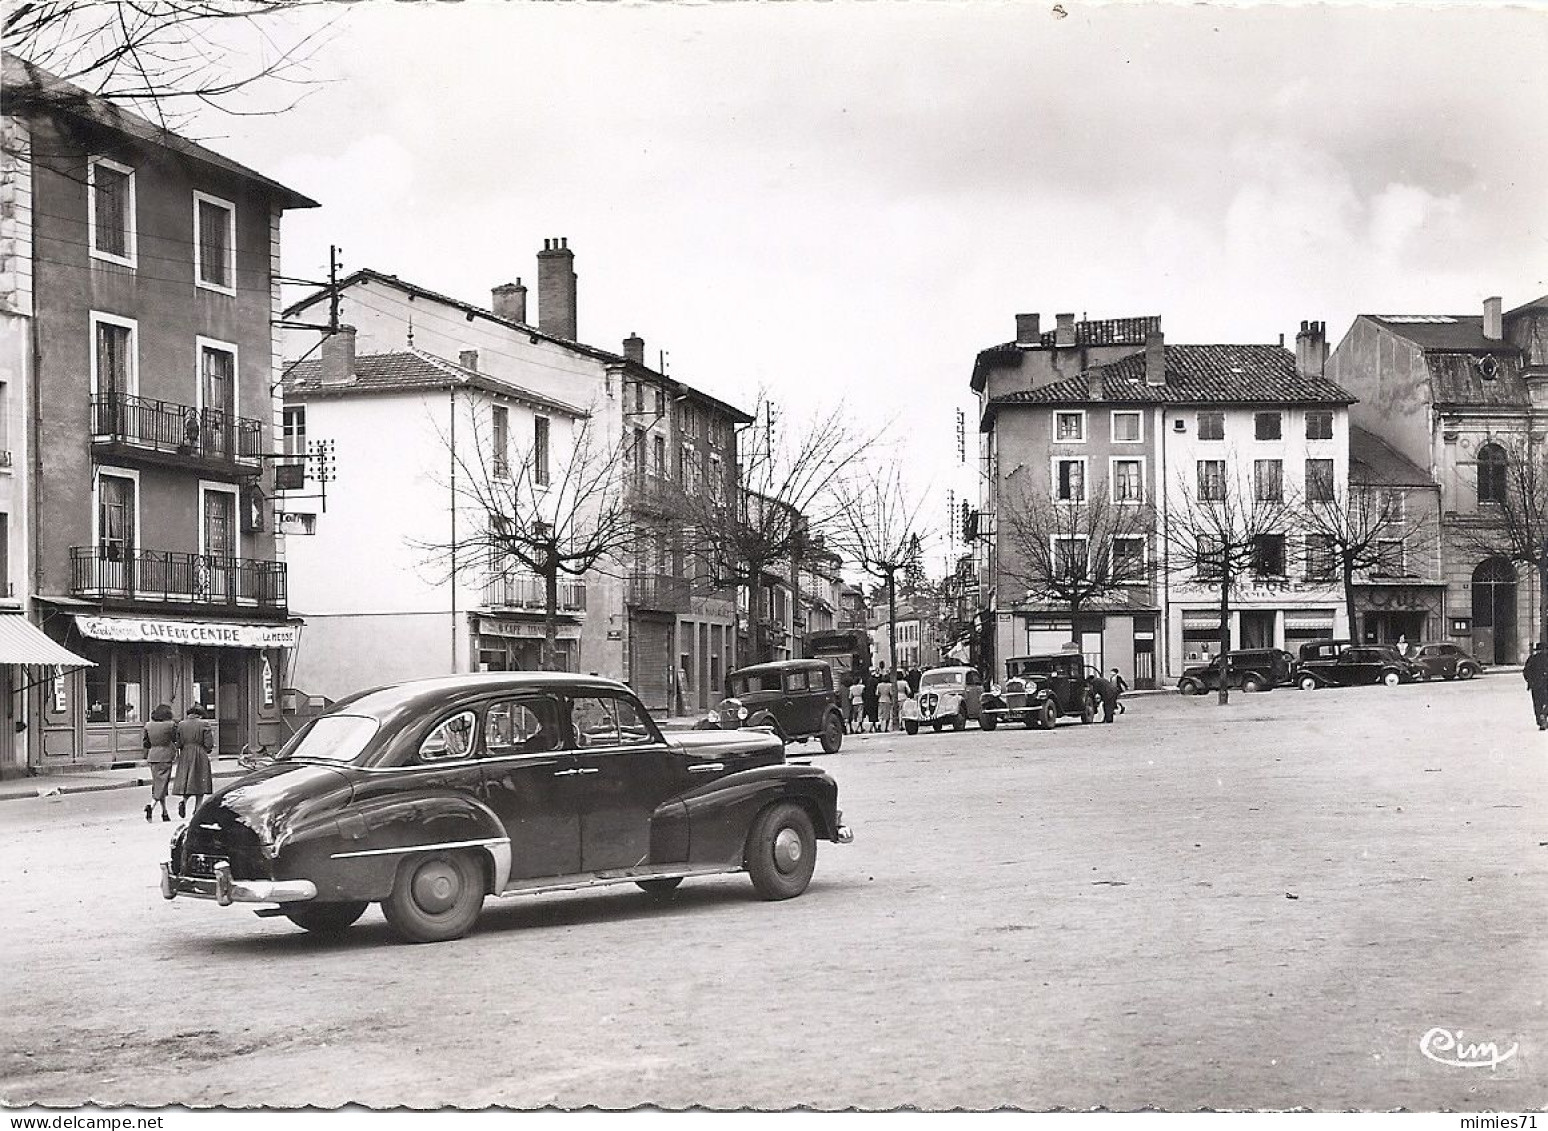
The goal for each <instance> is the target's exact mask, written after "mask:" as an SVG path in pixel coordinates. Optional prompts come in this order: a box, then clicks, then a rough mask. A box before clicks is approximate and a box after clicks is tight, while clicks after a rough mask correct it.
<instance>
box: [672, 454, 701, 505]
mask: <svg viewBox="0 0 1548 1131" xmlns="http://www.w3.org/2000/svg"><path fill="white" fill-rule="evenodd" d="M677 479H678V482H679V483H680V484H681V486H682V488H683V490H684V491H686V492H688V494H690V495H697V494H698V493H699V488H700V485H701V483H702V482H703V469H702V468H701V467H700V464H699V453H698V452H697V451H696V450H695V449H694V448H693V446H692V445H691V444H684V445H683V446H682V450H681V451H679V452H678V464H677Z"/></svg>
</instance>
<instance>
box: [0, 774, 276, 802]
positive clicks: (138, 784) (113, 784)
mask: <svg viewBox="0 0 1548 1131" xmlns="http://www.w3.org/2000/svg"><path fill="white" fill-rule="evenodd" d="M246 772H247V771H246V770H216V771H212V772H211V774H210V778H211V779H212V780H215V781H218V780H220V779H221V778H239V777H241V776H242V775H243V774H245V773H246ZM86 776H88V774H87V773H86V772H80V773H74V774H38V775H36V776H33V777H28V778H16V779H13V780H15V781H17V782H27V783H28V784H29V786H30V787H31V788H30V789H29V790H28V792H25V793H23V792H19V791H18V792H10V791H8V790H7V789H6V785H8V784H9V783H0V803H3V802H6V801H36V800H39V799H42V798H48V797H60V796H62V795H64V794H67V793H104V792H106V791H107V790H111V789H137V788H143V787H145V786H148V785H150V783H151V779H150V778H148V777H134V778H124V779H123V780H122V781H108V782H102V781H94V782H86V783H85V784H83V785H67V784H64V783H65V782H66V781H68V779H69V778H71V777H86ZM43 782H50V783H57V784H50V785H43V784H42V783H43Z"/></svg>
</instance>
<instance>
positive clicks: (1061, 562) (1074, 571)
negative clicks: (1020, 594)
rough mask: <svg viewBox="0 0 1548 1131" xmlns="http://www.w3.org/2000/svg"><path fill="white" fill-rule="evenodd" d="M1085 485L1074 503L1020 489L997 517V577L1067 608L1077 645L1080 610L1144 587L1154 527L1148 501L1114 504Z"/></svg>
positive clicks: (1102, 491) (1101, 490)
mask: <svg viewBox="0 0 1548 1131" xmlns="http://www.w3.org/2000/svg"><path fill="white" fill-rule="evenodd" d="M1089 488H1090V489H1089V491H1088V492H1087V497H1086V498H1084V499H1080V500H1077V501H1072V502H1061V501H1059V500H1056V499H1054V498H1052V497H1051V496H1049V497H1045V496H1044V495H1042V494H1040V493H1034V492H1025V491H1024V492H1022V493H1021V495H1020V497H1019V498H1017V499H1015V500H1014V501H1013V502H1012V503H1011V505H1010V506H1008V507H1004V508H1002V510H1001V512H1000V521H1001V522H1002V524H1003V527H1004V532H1005V548H1006V550H1007V551H1008V552H1006V553H1004V554H1002V556H1001V567H1000V568H1001V572H1002V573H1003V574H1004V576H1005V577H1006V578H1008V579H1009V580H1010V581H1011V582H1012V583H1013V584H1014V585H1015V586H1016V587H1017V588H1018V589H1022V590H1025V591H1026V593H1027V594H1028V596H1029V597H1031V598H1033V599H1036V600H1041V601H1046V602H1048V603H1049V604H1058V605H1060V606H1062V607H1063V608H1065V609H1068V610H1069V614H1070V639H1071V640H1073V641H1074V642H1076V643H1077V644H1078V643H1079V642H1080V625H1079V619H1080V614H1081V610H1082V609H1085V608H1086V607H1087V606H1089V605H1090V604H1092V603H1093V602H1096V601H1099V600H1102V599H1104V598H1111V597H1121V596H1126V595H1127V594H1128V592H1129V591H1130V590H1131V589H1133V588H1134V587H1136V586H1142V585H1145V584H1146V583H1147V581H1148V579H1149V574H1150V570H1149V566H1148V565H1147V560H1148V557H1149V552H1150V540H1151V537H1152V535H1153V534H1154V532H1155V526H1156V521H1155V509H1154V508H1153V507H1152V506H1151V505H1150V504H1149V503H1146V502H1117V503H1115V502H1113V501H1112V498H1111V495H1110V493H1109V492H1108V490H1107V487H1106V485H1105V483H1103V482H1100V481H1098V482H1095V483H1092V484H1090V485H1089ZM1136 548H1137V549H1138V551H1139V552H1138V553H1137V554H1135V553H1134V552H1133V551H1134V550H1135V549H1136Z"/></svg>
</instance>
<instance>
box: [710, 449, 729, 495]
mask: <svg viewBox="0 0 1548 1131" xmlns="http://www.w3.org/2000/svg"><path fill="white" fill-rule="evenodd" d="M710 499H711V500H712V501H713V502H717V503H723V502H725V501H726V469H725V467H724V466H722V464H721V462H720V456H719V455H718V454H714V453H711V455H710Z"/></svg>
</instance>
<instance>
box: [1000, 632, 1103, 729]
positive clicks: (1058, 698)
mask: <svg viewBox="0 0 1548 1131" xmlns="http://www.w3.org/2000/svg"><path fill="white" fill-rule="evenodd" d="M1097 674H1098V673H1097V671H1096V670H1095V669H1093V668H1089V667H1087V666H1086V662H1085V658H1084V657H1083V656H1081V654H1080V653H1079V652H1073V651H1069V650H1061V651H1058V652H1043V653H1039V654H1038V655H1035V656H1015V657H1012V658H1011V659H1009V660H1006V661H1005V677H1006V678H1005V682H1004V683H1003V684H1001V685H1000V686H999V687H992V688H990V689H989V690H988V691H987V692H985V694H984V697H983V703H982V706H981V707H980V708H979V716H978V725H979V726H980V727H982V728H983V729H984V730H993V729H994V728H995V727H996V726H998V725H999V724H1000V723H1002V722H1018V723H1022V724H1024V725H1026V726H1028V727H1037V728H1039V729H1041V730H1048V729H1051V728H1052V727H1054V726H1056V725H1057V724H1058V721H1059V717H1060V716H1061V715H1072V716H1079V718H1080V721H1081V722H1083V723H1091V722H1094V721H1095V720H1096V711H1097V702H1096V696H1095V694H1094V693H1093V692H1092V690H1091V680H1092V679H1093V678H1094V677H1095V676H1096V675H1097Z"/></svg>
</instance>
